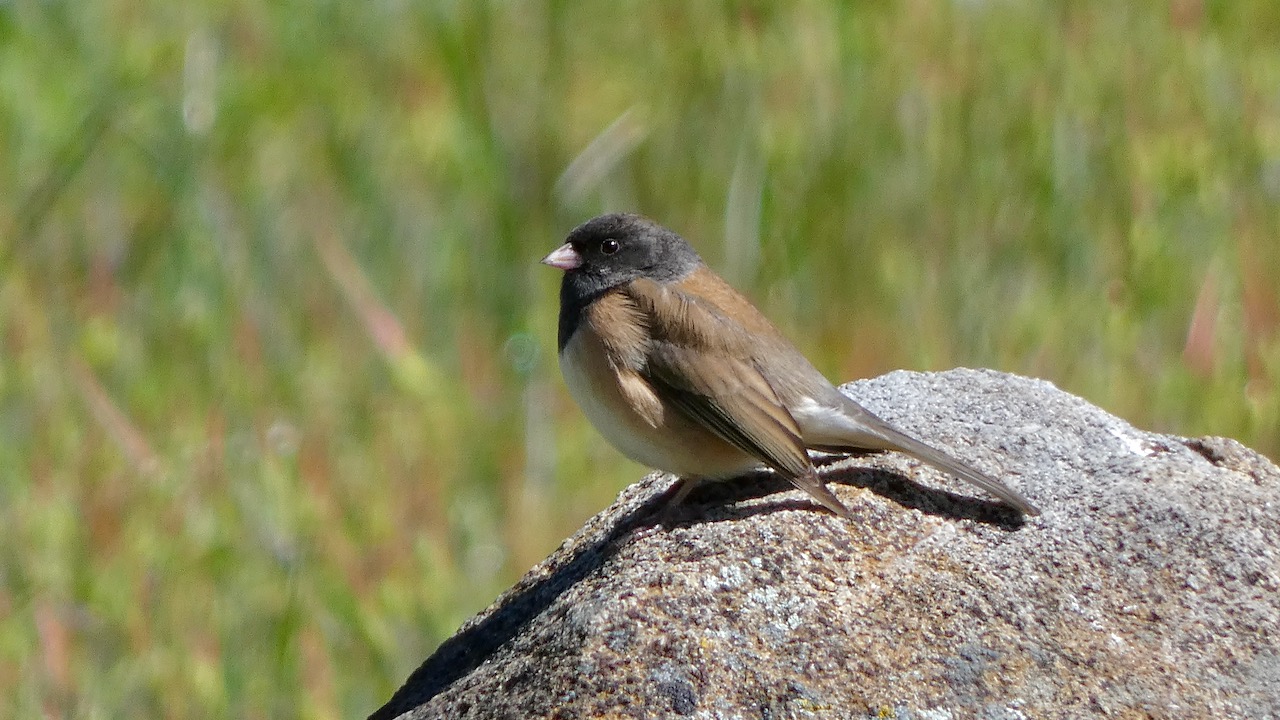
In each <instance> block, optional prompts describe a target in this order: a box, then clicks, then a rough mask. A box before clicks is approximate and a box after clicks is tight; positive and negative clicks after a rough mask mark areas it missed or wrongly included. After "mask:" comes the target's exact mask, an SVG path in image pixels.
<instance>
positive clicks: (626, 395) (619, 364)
mask: <svg viewBox="0 0 1280 720" xmlns="http://www.w3.org/2000/svg"><path fill="white" fill-rule="evenodd" d="M542 262H544V263H546V264H547V265H551V266H552V267H557V268H560V269H561V270H564V271H565V274H564V280H563V282H562V284H561V285H560V332H559V345H560V369H561V371H562V372H563V373H564V378H565V382H566V383H567V384H568V386H569V391H570V393H571V394H572V395H573V398H574V399H575V400H576V401H577V402H578V405H580V406H581V407H582V410H583V412H585V413H586V414H587V417H588V418H589V419H590V420H591V422H592V423H593V424H594V425H595V426H596V428H597V429H598V430H599V431H600V432H601V433H602V434H603V435H604V436H605V437H606V438H607V439H608V440H609V442H611V443H613V445H614V446H615V447H617V448H618V449H619V450H621V451H622V453H623V454H624V455H626V456H627V457H630V458H631V459H633V460H635V461H637V462H640V463H643V464H645V465H648V466H649V467H653V468H657V469H659V470H665V471H667V472H671V473H674V474H676V475H679V476H681V477H682V478H684V479H685V486H684V488H682V491H681V492H680V495H679V496H681V497H682V496H683V495H684V494H685V493H686V492H687V490H688V488H690V487H692V484H693V482H692V481H698V480H708V479H714V480H723V479H727V478H732V477H735V476H738V475H741V474H743V473H746V472H748V471H750V470H753V469H756V468H759V467H760V466H761V465H765V466H768V467H770V468H773V470H774V471H776V472H777V473H778V474H779V475H781V476H782V477H785V478H786V479H787V480H790V481H791V483H792V484H794V485H795V486H796V487H798V488H800V489H801V490H804V491H805V492H807V493H808V494H809V495H811V496H812V497H813V499H815V500H817V501H818V502H819V503H821V504H822V505H823V506H825V507H827V508H829V509H830V510H832V511H833V512H835V513H837V514H839V515H841V516H843V517H846V518H847V517H850V515H851V514H850V512H849V509H848V508H846V507H845V506H844V505H843V504H842V503H841V502H840V501H839V500H838V499H837V498H836V496H835V495H834V494H832V492H831V491H830V490H828V489H827V487H826V485H825V484H824V483H823V482H822V480H821V479H820V478H819V477H818V473H817V471H816V470H815V469H814V466H813V462H812V461H811V460H810V459H809V454H808V452H807V450H808V449H813V450H820V451H825V452H865V451H869V450H870V451H877V450H899V451H901V452H905V453H907V454H908V455H913V456H915V457H917V458H919V459H920V460H923V461H924V462H927V463H929V464H930V465H933V466H935V467H937V468H939V469H941V470H944V471H946V472H949V473H951V474H953V475H956V476H957V477H960V478H963V479H964V480H967V481H969V482H971V483H973V484H974V485H977V486H978V487H980V488H982V489H983V490H986V491H987V492H989V493H991V494H992V495H994V496H996V497H998V498H1000V499H1001V500H1003V501H1004V502H1006V503H1008V504H1009V505H1011V506H1013V507H1015V508H1017V509H1018V510H1020V511H1022V512H1023V513H1026V514H1028V515H1039V514H1040V511H1039V510H1037V509H1036V507H1035V506H1034V505H1032V504H1031V503H1030V502H1028V501H1027V500H1026V499H1025V498H1023V497H1022V496H1021V495H1019V494H1018V493H1017V492H1016V491H1014V490H1012V489H1010V488H1009V487H1007V486H1006V485H1004V484H1003V483H1001V482H1000V481H999V480H996V479H995V478H992V477H990V476H988V475H986V474H984V473H982V472H979V471H978V470H975V469H974V468H972V467H970V466H969V465H967V464H965V463H963V462H961V461H959V460H956V459H955V458H953V457H951V456H949V455H947V454H945V453H943V452H941V451H939V450H937V449H935V448H933V447H930V446H929V445H926V444H924V443H922V442H920V441H919V440H916V439H915V438H913V437H911V436H909V435H907V434H905V433H903V432H902V431H901V430H898V429H897V428H895V427H893V426H892V425H890V424H889V423H887V422H885V421H884V420H881V419H880V418H878V417H876V416H875V415H873V414H871V412H869V411H868V410H867V409H866V408H864V407H862V406H861V405H859V404H858V403H856V402H854V401H853V400H850V399H849V398H847V397H845V396H844V395H843V394H842V393H841V392H840V391H839V390H837V389H836V388H835V387H834V386H832V384H831V383H830V382H828V381H827V379H826V378H825V377H823V376H822V374H821V373H820V372H818V371H817V369H815V368H814V367H813V365H812V364H810V363H809V361H808V360H807V359H805V357H804V355H802V354H800V351H799V350H797V349H796V348H795V346H794V345H792V344H791V343H790V342H788V341H787V339H786V338H784V337H783V336H782V334H781V333H779V332H778V330H777V328H775V327H774V326H773V324H772V323H770V322H769V321H768V320H766V319H765V317H764V316H763V315H761V314H760V311H759V310H756V308H755V306H753V305H752V304H751V303H750V301H748V300H747V299H746V298H745V297H743V296H742V295H740V294H739V293H738V292H737V291H736V290H734V289H733V288H732V287H730V286H729V284H728V283H726V282H725V281H724V280H722V279H720V277H719V276H718V275H716V274H715V273H714V272H712V271H711V269H710V268H708V267H707V266H706V265H705V264H704V263H703V262H702V258H700V257H699V256H698V253H696V252H695V251H694V250H693V248H692V247H690V246H689V243H687V242H685V240H684V238H682V237H680V236H679V235H677V234H676V233H674V232H672V231H671V230H668V229H667V228H664V227H662V226H661V225H658V224H657V223H655V222H653V221H651V220H648V219H646V218H643V217H640V216H639V215H624V214H613V215H602V216H600V217H597V218H595V219H593V220H589V221H587V222H586V223H584V224H582V225H580V226H579V227H577V228H576V229H574V231H573V232H571V233H569V237H568V241H567V242H566V243H565V244H564V245H562V246H560V247H559V248H557V249H556V250H555V251H554V252H552V253H551V254H550V255H547V256H546V257H545V258H543V259H542Z"/></svg>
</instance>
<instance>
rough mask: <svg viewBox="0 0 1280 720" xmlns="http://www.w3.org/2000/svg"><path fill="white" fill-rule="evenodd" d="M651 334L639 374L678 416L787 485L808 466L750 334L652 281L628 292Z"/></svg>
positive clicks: (641, 282)
mask: <svg viewBox="0 0 1280 720" xmlns="http://www.w3.org/2000/svg"><path fill="white" fill-rule="evenodd" d="M628 294H629V295H631V297H632V300H633V301H634V302H635V303H636V306H637V307H638V308H639V309H640V311H641V312H642V313H643V315H644V316H645V319H646V321H647V322H648V324H649V328H650V331H651V332H652V340H651V345H650V347H649V351H648V353H647V357H646V362H645V365H644V367H643V368H642V369H641V370H640V372H641V374H642V375H643V376H644V377H645V379H647V380H648V381H649V382H650V383H652V384H653V385H654V386H655V387H657V388H658V389H659V390H660V392H662V393H663V396H664V397H665V398H667V399H668V400H669V401H670V402H671V404H673V405H674V406H675V407H676V408H678V409H679V410H680V411H681V412H682V413H684V414H685V415H687V416H689V417H690V418H692V419H693V420H695V421H697V422H698V423H700V424H702V425H703V426H705V427H706V428H707V429H709V430H711V431H712V432H714V433H715V434H716V435H717V436H719V437H720V438H722V439H724V440H725V441H726V442H728V443H730V444H732V445H734V446H736V447H738V448H740V449H741V450H743V451H744V452H747V453H749V454H751V455H753V456H754V457H756V458H758V459H759V460H760V461H761V462H763V463H764V464H766V465H768V466H769V467H772V468H773V469H774V470H777V471H778V472H780V473H782V474H783V475H785V476H787V477H788V478H789V479H793V480H794V479H795V478H799V477H805V476H807V475H808V474H809V472H810V470H811V468H812V464H811V463H810V461H809V455H808V453H807V452H806V451H805V446H804V442H803V441H802V440H801V438H800V428H799V426H797V424H796V421H795V418H793V417H792V416H791V413H790V412H788V411H787V408H786V407H785V406H784V405H783V404H782V402H781V401H780V400H779V399H778V395H777V393H776V392H775V391H774V389H773V387H772V386H771V385H770V384H769V381H768V380H767V379H766V378H765V376H764V375H763V374H762V373H761V372H760V370H759V369H758V368H757V367H756V364H755V362H754V360H753V359H752V354H753V353H752V348H751V344H750V339H749V337H747V334H746V333H745V331H744V330H743V329H742V327H741V326H738V325H737V324H736V323H734V322H733V321H732V320H730V319H729V318H728V317H726V316H725V315H723V314H722V313H720V312H719V311H718V310H717V308H715V307H714V306H712V305H710V304H709V303H707V302H706V301H702V300H698V299H694V298H693V297H691V296H690V295H688V294H686V293H683V292H681V291H680V290H678V289H676V288H673V287H672V286H670V285H666V284H660V283H657V282H653V281H649V280H639V281H635V282H633V283H632V284H631V287H630V288H629V290H628Z"/></svg>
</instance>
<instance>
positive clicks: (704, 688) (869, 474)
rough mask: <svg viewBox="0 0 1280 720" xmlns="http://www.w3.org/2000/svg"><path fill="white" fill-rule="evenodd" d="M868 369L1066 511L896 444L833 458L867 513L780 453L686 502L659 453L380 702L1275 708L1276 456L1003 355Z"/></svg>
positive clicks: (831, 711)
mask: <svg viewBox="0 0 1280 720" xmlns="http://www.w3.org/2000/svg"><path fill="white" fill-rule="evenodd" d="M845 391H846V392H848V393H849V394H850V395H851V396H852V397H854V398H856V399H857V400H859V401H860V402H862V403H863V404H864V405H866V406H867V407H869V408H870V409H871V410H872V411H874V412H876V413H878V414H880V415H881V416H882V417H884V418H885V419H887V420H889V421H890V422H893V423H895V424H897V425H898V426H899V427H901V428H902V429H904V430H907V431H908V432H911V433H912V434H914V435H916V436H917V437H920V438H921V439H924V440H925V441H927V442H931V443H934V444H936V445H939V446H941V447H943V448H946V449H948V450H950V451H951V452H952V453H954V454H955V455H957V456H958V457H961V458H964V459H967V460H969V461H970V462H972V463H974V464H975V465H977V466H978V467H979V468H982V469H985V470H988V471H991V472H992V473H993V474H995V475H996V476H998V477H1001V478H1002V479H1004V480H1005V481H1006V482H1007V483H1009V484H1010V485H1012V486H1013V487H1016V488H1018V489H1019V490H1021V491H1022V492H1023V493H1024V494H1025V495H1026V496H1027V497H1028V498H1030V499H1031V501H1032V502H1034V503H1036V504H1038V505H1039V506H1040V507H1041V509H1042V510H1044V515H1042V516H1041V517H1038V518H1033V519H1029V520H1026V521H1023V520H1022V519H1021V518H1019V517H1018V516H1017V515H1016V514H1014V513H1012V512H1011V511H1007V510H1006V509H1004V508H1003V507H1002V506H1000V505H998V504H996V503H994V502H992V501H989V500H988V499H987V498H983V497H979V496H976V495H975V494H974V491H973V490H972V489H971V488H970V487H968V486H967V485H964V484H963V483H962V482H960V481H958V480H954V479H951V478H948V477H946V476H945V475H942V474H940V473H938V472H936V471H934V470H932V469H930V468H928V467H927V466H924V465H921V464H919V463H917V462H915V461H913V460H911V459H910V458H907V457H906V456H903V455H900V454H897V453H884V454H880V455H868V456H864V457H853V458H841V459H834V458H833V459H832V460H834V461H833V462H830V463H828V464H826V465H825V467H824V469H823V473H824V475H825V477H826V478H827V480H828V482H829V484H830V487H831V488H832V490H833V491H835V492H836V494H837V495H839V496H840V498H841V500H842V501H844V502H845V503H846V504H847V505H848V506H849V507H850V508H851V509H852V510H853V511H854V513H855V514H857V516H858V518H859V520H858V521H857V522H853V523H850V522H845V521H842V520H840V519H839V518H837V517H836V516H834V515H832V514H830V513H828V512H826V511H823V510H821V509H819V508H817V507H816V506H815V505H814V504H813V503H811V502H810V501H809V500H808V499H807V498H806V497H805V496H804V495H803V494H801V493H800V492H798V491H795V490H791V489H790V486H788V485H786V484H785V483H782V482H781V481H779V480H777V479H776V478H773V477H771V476H769V475H767V474H761V475H759V476H754V477H751V478H745V479H742V480H740V481H734V482H732V483H722V484H718V485H713V486H704V487H702V488H700V489H699V490H697V491H695V492H694V493H693V494H692V495H691V496H690V497H689V499H688V500H686V502H685V503H684V504H683V505H682V506H680V507H679V508H674V509H669V510H664V509H663V501H664V499H665V493H666V491H667V490H669V488H670V486H671V485H672V482H673V479H672V478H671V477H670V476H666V475H660V474H655V475H650V476H649V477H647V478H645V479H644V480H642V481H641V482H639V483H636V484H635V485H633V486H631V487H629V488H627V489H626V490H625V491H624V492H623V493H622V494H621V495H620V496H619V498H618V501H617V502H616V503H615V504H614V505H613V506H612V507H610V508H608V509H607V510H605V511H604V512H602V513H600V514H599V515H597V516H596V517H594V518H592V519H591V520H590V521H588V522H587V524H586V525H585V526H584V527H583V528H582V530H580V531H579V532H578V533H577V534H576V535H574V536H573V537H572V538H570V539H569V540H567V541H566V542H565V543H564V544H563V545H562V546H561V547H560V548H559V549H558V550H557V551H556V552H555V553H553V554H552V555H551V557H549V558H548V559H547V560H545V561H544V562H543V563H541V564H539V565H538V566H537V567H535V568H534V569H533V570H531V571H530V572H529V573H528V575H526V576H525V577H524V578H523V579H522V580H521V581H520V582H519V583H518V584H517V585H516V586H515V587H513V588H512V589H511V590H509V591H508V592H506V593H505V594H503V595H502V596H501V597H500V598H498V600H497V601H496V602H495V603H494V604H493V605H492V606H491V607H490V608H488V609H487V610H485V611H484V612H482V613H480V614H479V615H477V616H476V617H474V618H472V619H471V620H470V621H468V622H467V623H466V624H465V625H463V627H462V628H461V629H460V630H459V631H458V633H457V635H455V636H454V637H453V638H451V639H450V640H448V641H446V642H445V643H444V644H442V645H441V646H440V648H439V649H438V650H437V651H436V652H435V654H433V655H432V656H431V657H430V658H428V659H427V661H426V662H425V663H424V664H423V665H422V667H420V668H419V669H418V670H417V671H415V672H414V673H413V674H412V675H411V676H410V678H409V679H408V681H407V683H406V684H405V686H404V687H403V688H401V689H400V690H399V691H398V692H397V693H396V694H395V696H394V697H393V698H392V699H391V701H390V702H388V703H387V705H386V706H385V707H383V708H382V709H380V710H379V711H378V712H377V713H375V714H374V716H373V717H375V718H379V719H381V718H392V717H396V716H400V715H403V716H404V717H409V718H537V717H557V718H600V717H608V718H632V717H634V718H647V717H652V718H658V717H693V718H761V719H770V718H772V719H779V720H780V719H782V718H860V717H872V718H960V717H982V718H1067V717H1072V718H1074V717H1082V716H1114V717H1170V718H1180V717H1187V718H1192V717H1195V718H1203V717H1240V718H1258V717H1280V469H1277V467H1276V466H1275V465H1274V464H1272V463H1271V462H1270V461H1268V460H1267V459H1266V458H1263V457H1262V456H1260V455H1258V454H1257V453H1254V452H1253V451H1251V450H1249V449H1247V448H1245V447H1243V446H1242V445H1240V444H1239V443H1237V442H1235V441H1233V440H1227V439H1222V438H1198V439H1186V438H1179V437H1173V436H1168V435H1159V434H1154V433H1149V432H1144V431H1141V430H1136V429H1134V428H1133V427H1131V426H1130V425H1128V424H1127V423H1125V422H1124V421H1122V420H1120V419H1118V418H1116V417H1114V416H1111V415H1109V414H1107V413H1106V412H1104V411H1102V410H1100V409H1098V408H1097V407H1094V406H1093V405H1090V404H1089V403H1087V402H1085V401H1084V400H1081V399H1079V398H1077V397H1074V396H1072V395H1069V394H1067V393H1064V392H1062V391H1060V390H1058V389H1057V388H1056V387H1054V386H1053V385H1051V384H1049V383H1046V382H1043V381H1038V380H1030V379H1026V378H1021V377H1017V376H1012V375H1006V374H1001V373H996V372H991V371H973V370H954V371H951V372H946V373H939V374H918V373H908V372H895V373H892V374H890V375H886V376H883V377H879V378H876V379H874V380H867V381H863V382H858V383H854V384H852V385H849V386H846V387H845ZM664 513H665V514H664Z"/></svg>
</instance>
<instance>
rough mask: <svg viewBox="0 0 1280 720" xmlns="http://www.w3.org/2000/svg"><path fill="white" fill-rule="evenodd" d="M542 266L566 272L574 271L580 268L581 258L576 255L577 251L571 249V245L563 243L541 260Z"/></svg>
mask: <svg viewBox="0 0 1280 720" xmlns="http://www.w3.org/2000/svg"><path fill="white" fill-rule="evenodd" d="M542 264H543V265H550V266H551V267H553V268H560V269H561V270H566V271H567V270H574V269H576V268H578V267H581V266H582V256H581V255H579V254H578V251H577V250H574V249H573V245H571V244H569V243H565V244H563V245H561V246H560V247H558V248H556V249H555V250H552V251H551V254H550V255H548V256H546V257H544V258H542Z"/></svg>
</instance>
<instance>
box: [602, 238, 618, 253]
mask: <svg viewBox="0 0 1280 720" xmlns="http://www.w3.org/2000/svg"><path fill="white" fill-rule="evenodd" d="M621 247H622V245H621V244H619V243H618V241H617V240H614V239H613V238H609V239H608V240H605V241H604V242H602V243H600V252H601V253H603V254H605V255H612V254H614V253H616V252H618V249H619V248H621Z"/></svg>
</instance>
